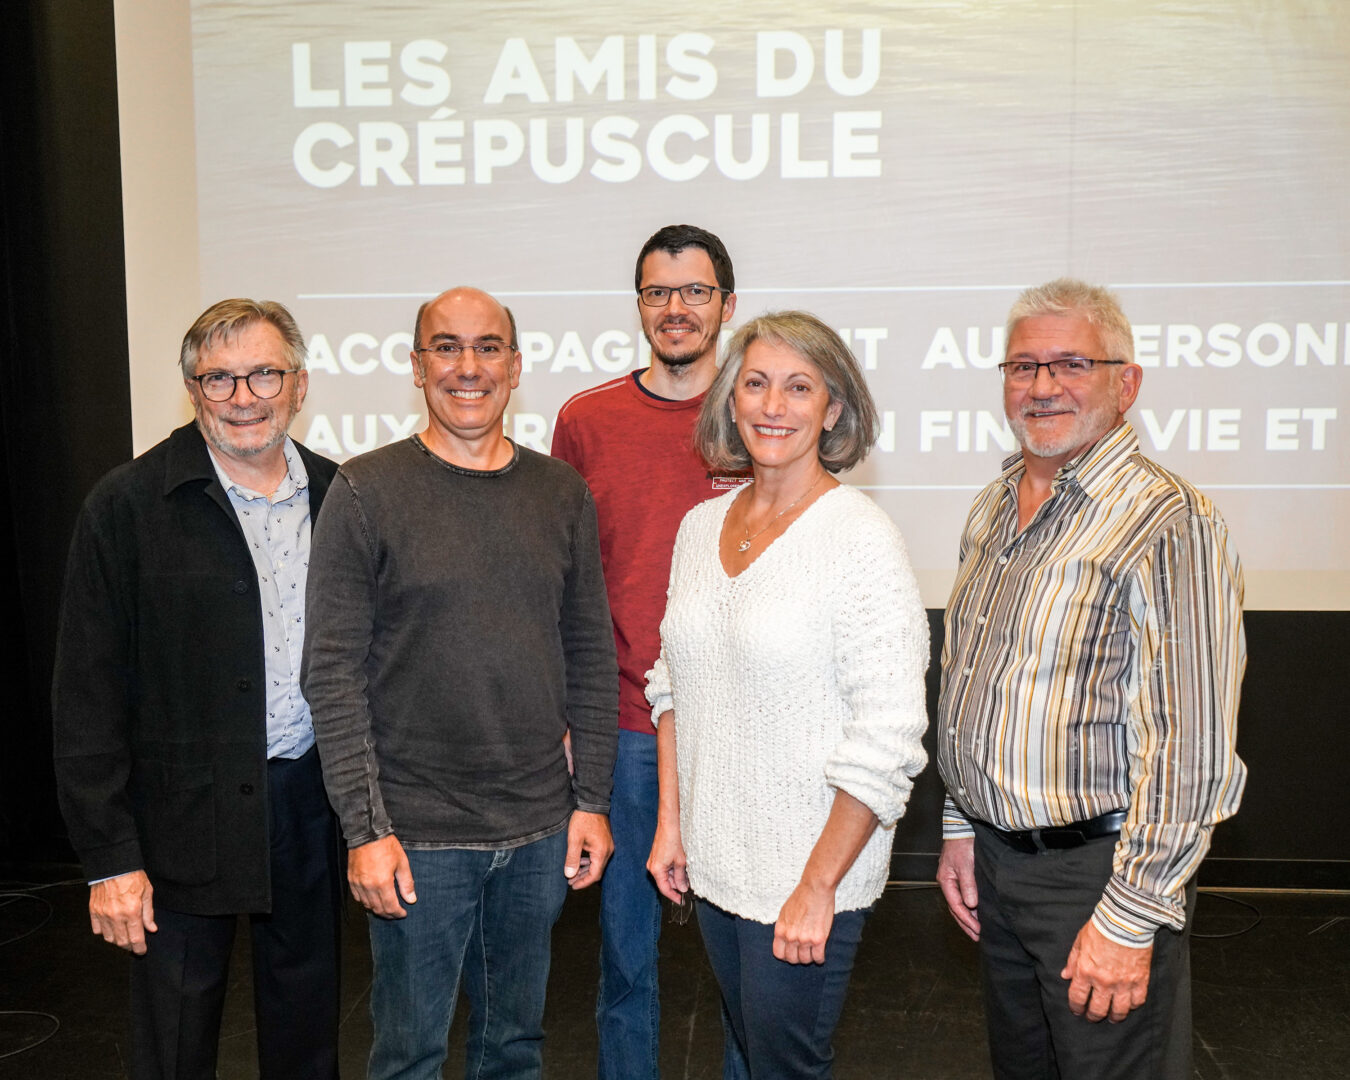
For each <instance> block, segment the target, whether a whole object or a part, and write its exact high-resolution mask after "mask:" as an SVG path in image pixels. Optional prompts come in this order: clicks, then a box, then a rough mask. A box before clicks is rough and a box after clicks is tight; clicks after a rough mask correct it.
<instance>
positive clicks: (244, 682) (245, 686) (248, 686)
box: [234, 679, 253, 692]
mask: <svg viewBox="0 0 1350 1080" xmlns="http://www.w3.org/2000/svg"><path fill="white" fill-rule="evenodd" d="M234 685H235V688H236V689H237V690H239V691H241V692H242V691H245V690H252V689H253V683H252V681H251V680H249V679H240V680H239V681H238V682H237V683H235V684H234Z"/></svg>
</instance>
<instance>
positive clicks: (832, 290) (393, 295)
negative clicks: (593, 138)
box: [296, 280, 1350, 300]
mask: <svg viewBox="0 0 1350 1080" xmlns="http://www.w3.org/2000/svg"><path fill="white" fill-rule="evenodd" d="M1346 287H1350V280H1345V281H1335V280H1327V281H1150V282H1143V281H1132V282H1123V283H1116V284H1112V285H1110V286H1109V288H1112V289H1317V288H1346ZM1024 288H1026V286H1025V285H818V286H792V285H783V286H772V287H769V288H757V289H737V290H736V292H737V293H738V294H739V295H742V296H747V295H752V294H763V295H773V294H777V293H798V294H803V295H807V294H809V295H812V296H825V295H833V294H840V293H941V292H946V293H959V292H1020V291H1021V290H1022V289H1024ZM435 295H436V294H435V293H428V292H378V293H377V292H370V293H361V292H335V293H297V294H296V297H297V298H298V299H300V300H430V299H431V298H432V297H433V296H435ZM493 295H494V296H501V297H550V296H553V297H568V296H597V297H598V296H632V295H633V291H632V290H631V289H516V290H501V291H498V292H496V293H494V294H493Z"/></svg>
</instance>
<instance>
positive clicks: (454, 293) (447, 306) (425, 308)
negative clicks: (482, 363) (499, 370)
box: [413, 285, 517, 349]
mask: <svg viewBox="0 0 1350 1080" xmlns="http://www.w3.org/2000/svg"><path fill="white" fill-rule="evenodd" d="M485 305H491V306H492V307H495V308H496V309H497V310H498V311H500V312H501V313H502V316H503V318H504V319H505V320H506V326H507V333H504V334H503V338H504V340H505V341H506V343H507V344H508V345H510V346H511V348H513V349H514V348H516V346H517V342H516V317H515V315H513V314H512V313H511V309H510V308H509V307H507V306H506V305H505V304H502V303H500V302H499V301H498V300H497V298H496V297H494V296H492V295H491V294H490V293H485V292H484V291H483V290H482V289H475V288H472V287H470V286H467V285H457V286H455V288H453V289H446V290H445V292H443V293H441V295H440V296H437V297H434V298H432V299H431V300H428V301H427V302H426V303H425V304H423V305H422V306H421V307H420V308H418V309H417V322H416V323H414V324H413V348H414V349H421V348H424V347H425V346H426V342H424V341H423V340H422V325H423V323H425V322H426V317H427V313H428V312H430V311H431V310H432V309H433V308H434V309H435V310H436V311H437V313H438V314H440V313H443V314H445V315H446V316H447V317H448V318H449V319H450V320H451V321H452V322H453V321H454V315H455V313H456V312H467V311H470V310H471V309H472V310H473V311H474V313H475V314H479V313H481V312H482V310H483V307H484V306H485Z"/></svg>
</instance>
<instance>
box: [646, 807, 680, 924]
mask: <svg viewBox="0 0 1350 1080" xmlns="http://www.w3.org/2000/svg"><path fill="white" fill-rule="evenodd" d="M688 863H689V859H688V858H687V857H686V855H685V853H684V841H683V840H682V839H681V838H680V824H679V821H678V820H677V821H676V822H675V823H674V824H673V825H667V824H664V823H662V822H661V821H660V820H659V819H658V821H657V824H656V837H655V838H654V839H653V840H652V853H651V855H649V856H648V857H647V872H648V873H649V874H651V876H652V877H653V879H655V881H656V887H657V889H658V890H660V893H661V895H662V896H664V897H665V898H666V899H667V900H669V901H670V902H671V903H672V904H678V903H679V902H680V898H681V897H682V896H683V895H684V894H685V893H687V892H688V891H689V875H688V874H687V873H686V872H685V867H686V866H687V865H688Z"/></svg>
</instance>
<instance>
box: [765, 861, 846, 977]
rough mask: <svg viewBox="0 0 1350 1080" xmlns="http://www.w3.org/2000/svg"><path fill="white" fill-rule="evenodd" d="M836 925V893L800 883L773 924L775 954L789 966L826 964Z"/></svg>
mask: <svg viewBox="0 0 1350 1080" xmlns="http://www.w3.org/2000/svg"><path fill="white" fill-rule="evenodd" d="M833 925H834V890H833V889H824V888H815V889H813V888H811V887H810V886H808V885H806V884H805V883H804V882H800V881H799V882H798V883H797V887H796V888H795V889H793V890H792V895H791V896H789V897H788V898H787V902H786V903H785V904H784V905H783V909H782V910H781V911H780V912H779V913H778V921H777V922H776V923H774V924H773V954H774V956H776V957H777V958H778V959H779V960H786V961H787V962H788V963H789V964H823V963H825V942H826V941H827V940H829V937H830V927H831V926H833Z"/></svg>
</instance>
